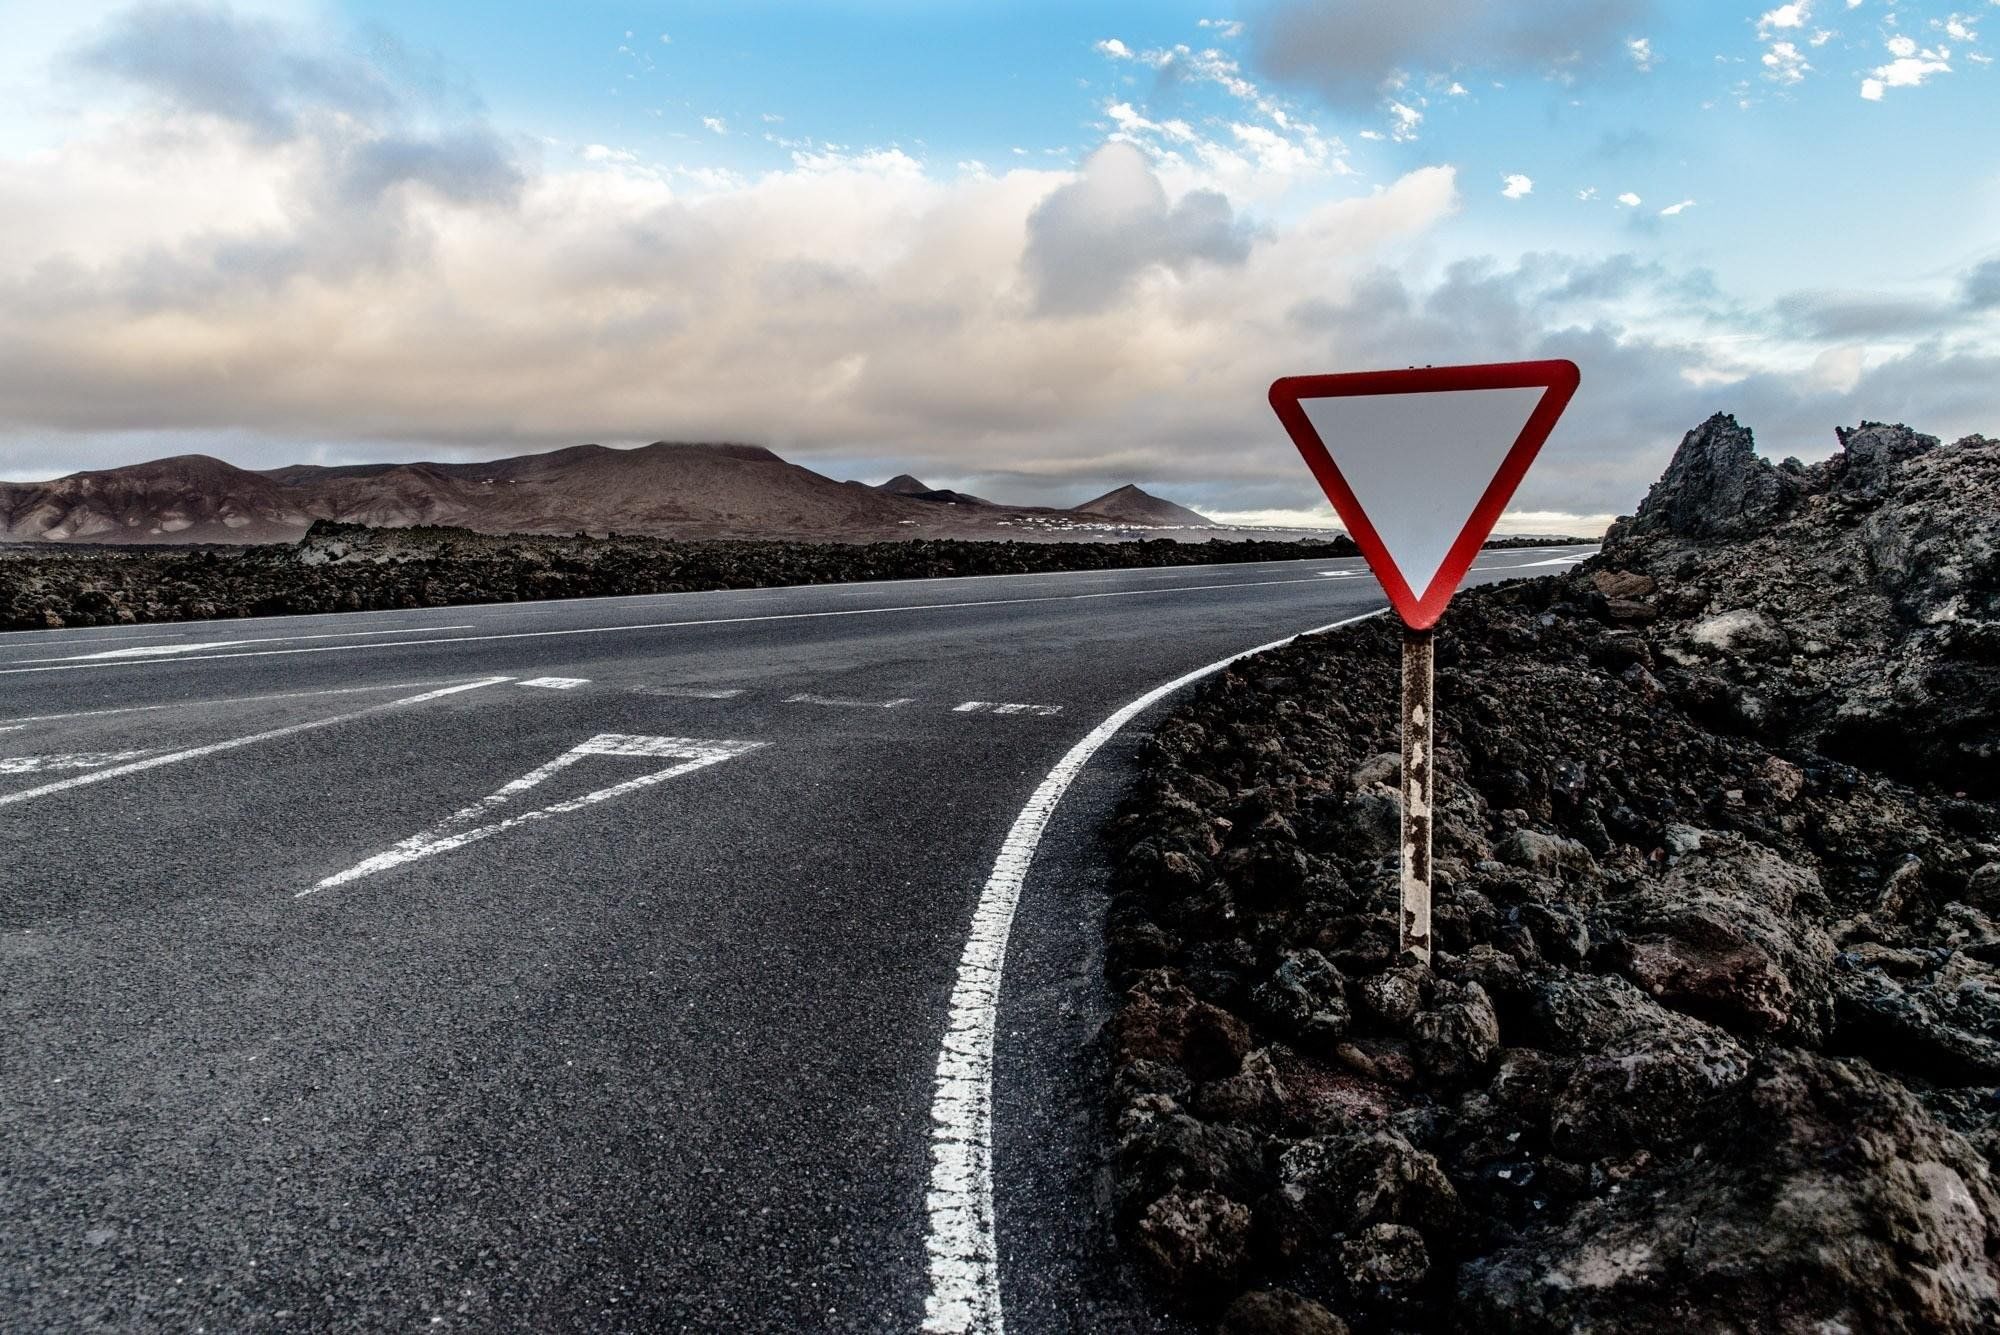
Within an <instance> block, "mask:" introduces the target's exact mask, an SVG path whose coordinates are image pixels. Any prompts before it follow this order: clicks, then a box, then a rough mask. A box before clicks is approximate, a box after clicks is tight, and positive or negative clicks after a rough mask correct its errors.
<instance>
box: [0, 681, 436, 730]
mask: <svg viewBox="0 0 2000 1335" xmlns="http://www.w3.org/2000/svg"><path fill="white" fill-rule="evenodd" d="M441 684H443V683H441V682H438V681H385V682H383V683H382V684H381V685H380V686H335V687H331V688H329V689H327V690H322V691H280V692H278V693H277V694H276V695H229V696H223V697H221V698H220V699H216V700H169V701H167V702H166V703H165V704H159V705H114V706H112V707H111V708H109V709H77V710H72V711H70V712H69V713H67V714H23V715H21V716H20V717H18V718H10V719H4V720H0V732H6V731H8V730H9V729H11V728H24V727H26V726H27V725H28V724H30V723H50V722H54V721H55V720H58V719H71V718H97V717H99V716H101V715H104V714H147V713H152V712H154V711H157V710H161V709H202V708H214V707H215V706H218V705H254V704H261V703H263V702H264V701H266V700H306V699H311V698H314V697H316V696H322V695H367V694H370V693H371V692H373V693H376V694H379V693H381V692H383V691H407V690H409V689H410V688H412V687H414V686H437V685H441Z"/></svg>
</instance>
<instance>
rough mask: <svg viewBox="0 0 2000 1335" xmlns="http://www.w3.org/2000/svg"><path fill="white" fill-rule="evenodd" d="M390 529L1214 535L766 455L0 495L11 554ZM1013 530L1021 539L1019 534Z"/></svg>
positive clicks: (667, 456)
mask: <svg viewBox="0 0 2000 1335" xmlns="http://www.w3.org/2000/svg"><path fill="white" fill-rule="evenodd" d="M321 519H325V520H335V521H338V522H342V523H353V524H366V525H369V526H371V527H375V528H407V527H411V526H415V525H438V524H443V525H453V526H457V527H461V528H467V529H471V530H474V531H476V532H480V533H524V534H573V533H600V534H601V533H631V534H638V535H644V536H651V537H668V538H686V539H704V538H803V539H818V540H829V541H857V540H866V539H870V538H885V537H916V536H934V537H978V536H988V537H1001V536H1022V535H1034V536H1041V537H1052V536H1062V535H1073V536H1085V535H1089V534H1096V533H1101V532H1102V531H1103V530H1104V528H1105V526H1106V521H1110V522H1111V523H1112V524H1113V525H1115V526H1118V527H1152V526H1160V525H1170V526H1178V525H1186V524H1206V523H1207V522H1208V521H1207V520H1205V519H1202V518H1201V517H1200V516H1199V515H1196V514H1195V513H1194V512H1193V511H1191V510H1184V509H1182V508H1181V507H1179V506H1176V505H1173V504H1171V503H1170V502H1166V501H1161V500H1159V499H1158V498H1156V497H1152V496H1148V495H1146V493H1144V492H1142V491H1140V490H1139V489H1138V488H1136V487H1123V488H1120V489H1119V490H1117V491H1114V492H1111V493H1110V494H1109V495H1107V496H1102V497H1099V498H1098V499H1097V500H1095V501H1091V502H1088V503H1087V504H1086V505H1084V506H1081V507H1078V508H1077V509H1075V510H1063V509H1054V508H1046V507H1035V506H1007V505H1000V504H996V503H995V502H992V501H988V500H985V499H982V498H981V497H978V496H971V495H967V494H966V493H964V492H958V491H951V490H945V489H934V488H931V487H928V486H926V485H925V484H924V483H923V482H922V481H920V480H919V479H917V478H915V477H912V476H910V475H909V474H907V473H905V474H902V475H900V476H898V477H895V478H892V479H890V480H889V481H888V482H885V483H883V484H881V485H880V486H874V487H870V486H866V485H864V484H862V483H859V482H836V481H835V480H833V479H832V478H829V477H826V476H824V475H823V474H820V473H816V472H814V471H813V470H812V469H810V468H803V467H800V466H799V465H797V464H792V463H787V462H786V461H785V460H783V459H781V458H779V457H778V456H777V455H776V454H773V453H772V452H771V451H770V450H767V449H764V448H763V447H761V446H756V445H740V444H676V443H669V442H665V441H660V442H656V443H654V444H651V445H647V446H644V447H643V448H640V449H609V448H607V447H605V446H602V445H576V446H571V447H569V448H567V449H559V450H551V451H547V452H545V453H540V454H523V455H516V456H514V457H512V458H506V459H494V460H490V461H485V462H477V463H431V462H416V463H377V464H348V465H340V466H332V467H327V466H321V465H317V464H294V465H291V466H288V467H284V468H273V469H266V470H262V471H253V470H250V469H244V468H238V467H236V466H235V465H233V464H230V463H226V462H224V461H223V460H221V459H215V458H210V457H209V456H206V455H179V456H175V457H173V458H168V459H156V460H153V461H151V462H148V463H142V464H133V465H130V466H128V467H124V468H111V469H101V470H94V471H89V472H81V473H72V474H70V475H69V476H67V477H61V478H56V479H54V480H52V481H48V482H19V483H0V542H5V541H13V542H21V541H40V542H95V543H189V542H205V543H248V542H283V541H293V540H296V539H297V538H298V537H300V536H301V535H302V534H304V533H305V531H306V529H307V528H308V527H309V526H310V525H311V524H312V523H313V522H314V521H315V520H321ZM1009 530H1014V532H1012V533H1010V532H1009Z"/></svg>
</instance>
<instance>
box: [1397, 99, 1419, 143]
mask: <svg viewBox="0 0 2000 1335" xmlns="http://www.w3.org/2000/svg"><path fill="white" fill-rule="evenodd" d="M1389 116H1390V120H1391V123H1390V126H1389V137H1390V138H1391V139H1394V140H1396V141H1397V142H1398V143H1404V142H1407V141H1409V140H1411V139H1415V138H1416V137H1417V127H1418V126H1419V125H1422V124H1423V123H1424V113H1423V112H1421V111H1418V110H1417V109H1416V108H1415V107H1412V106H1409V105H1407V104H1405V103H1402V102H1394V101H1392V102H1390V103H1389Z"/></svg>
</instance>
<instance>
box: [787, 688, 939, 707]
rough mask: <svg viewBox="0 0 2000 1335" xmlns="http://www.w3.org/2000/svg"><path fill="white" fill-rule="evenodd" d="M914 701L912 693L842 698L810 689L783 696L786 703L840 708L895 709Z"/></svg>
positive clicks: (915, 698)
mask: <svg viewBox="0 0 2000 1335" xmlns="http://www.w3.org/2000/svg"><path fill="white" fill-rule="evenodd" d="M916 702H917V697H916V696H914V695H901V696H897V697H896V698H895V699H894V700H843V699H841V698H839V697H838V696H832V695H814V694H813V693H812V692H810V691H801V692H800V693H799V694H797V695H788V696H786V697H785V703H786V704H788V705H834V706H837V707H839V708H842V709H895V708H897V707H898V706H900V705H913V704H915V703H916Z"/></svg>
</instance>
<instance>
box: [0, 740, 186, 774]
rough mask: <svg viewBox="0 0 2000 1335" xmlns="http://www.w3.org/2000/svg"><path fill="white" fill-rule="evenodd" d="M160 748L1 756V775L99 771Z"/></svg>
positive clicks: (146, 754)
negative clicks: (103, 767) (78, 770)
mask: <svg viewBox="0 0 2000 1335" xmlns="http://www.w3.org/2000/svg"><path fill="white" fill-rule="evenodd" d="M158 749H159V748H158V747H151V746H149V747H143V748H141V749H140V750H137V751H71V752H69V753H68V754H66V755H53V756H0V774H41V773H43V772H45V771H48V770H54V769H98V768H100V767H102V766H104V765H116V764H117V763H118V762H119V761H121V760H137V759H138V758H139V757H140V756H149V755H151V754H152V753H153V752H154V751H156V750H158Z"/></svg>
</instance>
